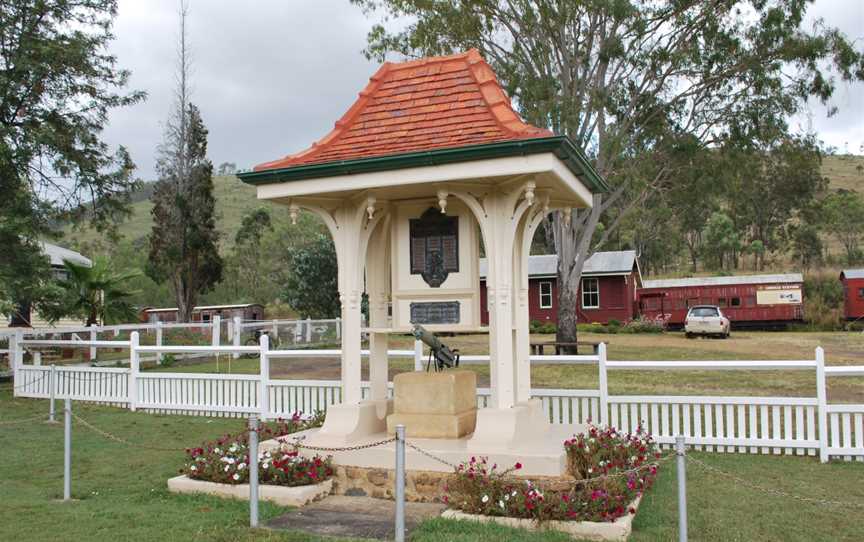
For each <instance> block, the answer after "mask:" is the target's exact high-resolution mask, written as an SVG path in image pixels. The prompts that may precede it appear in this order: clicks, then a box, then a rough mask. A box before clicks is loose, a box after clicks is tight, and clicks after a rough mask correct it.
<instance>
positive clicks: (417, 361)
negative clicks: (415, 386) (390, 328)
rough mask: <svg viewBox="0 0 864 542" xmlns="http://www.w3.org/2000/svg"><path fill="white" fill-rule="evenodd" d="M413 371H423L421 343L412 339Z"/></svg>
mask: <svg viewBox="0 0 864 542" xmlns="http://www.w3.org/2000/svg"><path fill="white" fill-rule="evenodd" d="M414 370H415V371H422V370H423V341H420V340H418V339H414Z"/></svg>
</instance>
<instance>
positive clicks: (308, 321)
mask: <svg viewBox="0 0 864 542" xmlns="http://www.w3.org/2000/svg"><path fill="white" fill-rule="evenodd" d="M306 342H307V343H311V342H312V319H311V318H309V317H308V316H307V317H306Z"/></svg>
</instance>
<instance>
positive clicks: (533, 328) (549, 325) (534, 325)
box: [528, 320, 558, 334]
mask: <svg viewBox="0 0 864 542" xmlns="http://www.w3.org/2000/svg"><path fill="white" fill-rule="evenodd" d="M557 327H558V326H556V325H555V322H541V321H540V320H531V323H530V324H529V325H528V329H529V331H530V332H531V333H542V334H552V333H555V331H557Z"/></svg>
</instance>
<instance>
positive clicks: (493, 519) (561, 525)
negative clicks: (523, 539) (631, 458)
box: [441, 497, 642, 541]
mask: <svg viewBox="0 0 864 542" xmlns="http://www.w3.org/2000/svg"><path fill="white" fill-rule="evenodd" d="M641 500H642V497H637V498H636V500H634V501H633V503H632V504H631V505H630V507H632V508H633V509H635V510H637V511H638V510H639V502H640V501H641ZM441 517H444V518H448V519H464V520H469V521H479V522H481V523H497V524H499V525H505V526H507V527H516V528H521V529H528V530H530V531H538V530H544V529H550V530H555V531H561V532H563V533H567V534H569V535H570V536H571V537H573V538H575V539H578V540H615V541H626V540H627V539H628V538H629V537H630V533H631V532H632V530H633V518H634V517H636V514H626V515H624V516H621V517H620V518H618V519H616V520H615V521H612V522H608V523H607V522H597V521H557V520H553V521H544V522H543V523H537V522H536V521H534V520H533V519H522V518H511V517H503V516H483V515H479V514H466V513H465V512H462V511H460V510H450V509H448V510H445V511H444V512H443V513H442V514H441Z"/></svg>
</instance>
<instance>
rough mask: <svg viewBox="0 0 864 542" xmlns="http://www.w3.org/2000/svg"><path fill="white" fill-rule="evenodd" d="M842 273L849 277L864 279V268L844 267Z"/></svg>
mask: <svg viewBox="0 0 864 542" xmlns="http://www.w3.org/2000/svg"><path fill="white" fill-rule="evenodd" d="M841 273H842V274H843V276H844V277H846V278H847V279H864V269H844V270H843V271H841Z"/></svg>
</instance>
